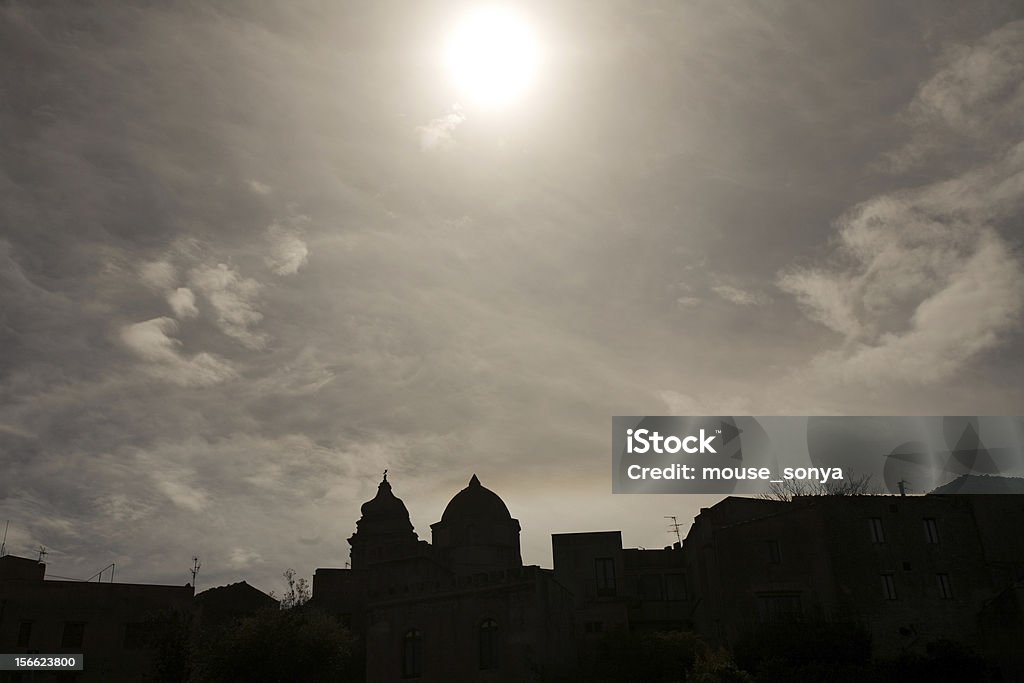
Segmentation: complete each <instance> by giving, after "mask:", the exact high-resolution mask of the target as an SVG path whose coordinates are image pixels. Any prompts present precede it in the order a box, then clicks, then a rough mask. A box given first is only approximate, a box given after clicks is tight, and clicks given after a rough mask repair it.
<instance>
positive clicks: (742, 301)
mask: <svg viewBox="0 0 1024 683" xmlns="http://www.w3.org/2000/svg"><path fill="white" fill-rule="evenodd" d="M711 291H713V292H714V293H715V294H717V295H718V296H720V297H722V298H723V299H725V300H726V301H729V302H731V303H734V304H736V305H737V306H757V305H759V304H762V303H764V296H763V295H761V294H758V293H757V292H748V291H747V290H744V289H740V288H739V287H733V286H731V285H715V286H714V287H712V288H711Z"/></svg>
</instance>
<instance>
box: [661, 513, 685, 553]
mask: <svg viewBox="0 0 1024 683" xmlns="http://www.w3.org/2000/svg"><path fill="white" fill-rule="evenodd" d="M665 519H671V520H672V523H671V524H669V525H668V528H669V533H672V532H673V531H674V532H676V543H678V544H679V545H680V546H682V545H683V537H682V536H680V535H679V527H681V526H682V524H680V523H679V520H678V519H676V516H675V515H665Z"/></svg>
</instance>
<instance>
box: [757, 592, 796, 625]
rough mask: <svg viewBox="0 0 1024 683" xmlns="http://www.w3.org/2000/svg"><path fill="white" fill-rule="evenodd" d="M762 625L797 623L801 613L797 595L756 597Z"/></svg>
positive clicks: (783, 594) (779, 594)
mask: <svg viewBox="0 0 1024 683" xmlns="http://www.w3.org/2000/svg"><path fill="white" fill-rule="evenodd" d="M757 607H758V616H759V617H760V619H761V622H762V623H778V622H784V621H798V620H799V619H800V616H801V614H802V612H803V610H802V608H801V605H800V594H799V593H768V594H763V595H758V596H757Z"/></svg>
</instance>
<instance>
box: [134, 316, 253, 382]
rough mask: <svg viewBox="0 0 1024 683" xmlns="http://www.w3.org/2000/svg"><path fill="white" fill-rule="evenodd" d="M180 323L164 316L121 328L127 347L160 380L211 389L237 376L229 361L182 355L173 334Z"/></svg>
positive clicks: (210, 356)
mask: <svg viewBox="0 0 1024 683" xmlns="http://www.w3.org/2000/svg"><path fill="white" fill-rule="evenodd" d="M177 329H178V324H177V323H176V322H175V321H174V319H173V318H167V317H161V318H153V319H152V320H146V321H144V322H140V323H134V324H131V325H125V326H124V327H122V328H121V331H120V338H121V341H122V342H123V343H124V345H125V346H126V347H127V348H128V349H129V350H130V351H132V352H133V353H134V354H135V355H136V356H138V357H139V358H140V359H142V360H143V361H145V362H146V366H145V367H146V370H147V372H149V373H150V374H151V375H153V376H155V377H158V378H160V379H163V380H166V381H169V382H173V383H175V384H179V385H181V386H211V385H214V384H219V383H220V382H224V381H226V380H229V379H233V378H234V377H236V376H237V373H236V372H235V370H234V368H233V367H232V366H231V364H230V363H228V362H227V361H226V360H224V359H221V358H218V357H217V356H214V355H212V354H209V353H205V352H203V353H197V354H195V355H194V356H191V357H186V356H184V355H182V354H181V353H180V352H179V348H180V346H181V342H180V341H179V340H177V339H175V338H173V337H171V336H170V335H171V334H173V333H174V332H176V331H177Z"/></svg>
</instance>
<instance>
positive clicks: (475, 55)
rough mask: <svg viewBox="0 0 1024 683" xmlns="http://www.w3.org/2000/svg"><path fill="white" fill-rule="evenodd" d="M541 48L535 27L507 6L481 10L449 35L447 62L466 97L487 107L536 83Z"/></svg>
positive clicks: (509, 99) (507, 100)
mask: <svg viewBox="0 0 1024 683" xmlns="http://www.w3.org/2000/svg"><path fill="white" fill-rule="evenodd" d="M539 64H540V50H539V48H538V45H537V40H536V37H535V36H534V33H533V31H531V30H530V27H529V25H528V24H527V23H526V22H525V21H524V20H523V18H522V17H521V16H520V15H518V14H517V13H515V12H513V11H511V10H508V9H502V8H496V7H495V8H486V9H478V10H476V11H475V12H473V13H471V14H469V15H468V16H466V17H465V18H464V19H463V20H462V21H461V23H459V24H458V26H456V28H455V30H454V31H452V33H451V35H450V36H449V38H448V45H447V51H446V66H447V68H448V71H449V74H450V75H451V78H452V81H453V83H454V85H455V87H456V88H457V89H458V91H459V95H460V97H464V98H466V99H467V100H470V101H471V102H473V103H475V104H477V105H479V106H483V107H499V106H503V105H507V104H509V103H511V102H512V101H514V100H516V99H517V98H518V97H519V96H520V95H522V93H523V92H524V91H525V90H526V89H527V87H528V86H529V85H530V84H531V83H532V81H533V79H534V77H535V75H536V72H537V68H538V66H539Z"/></svg>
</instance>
